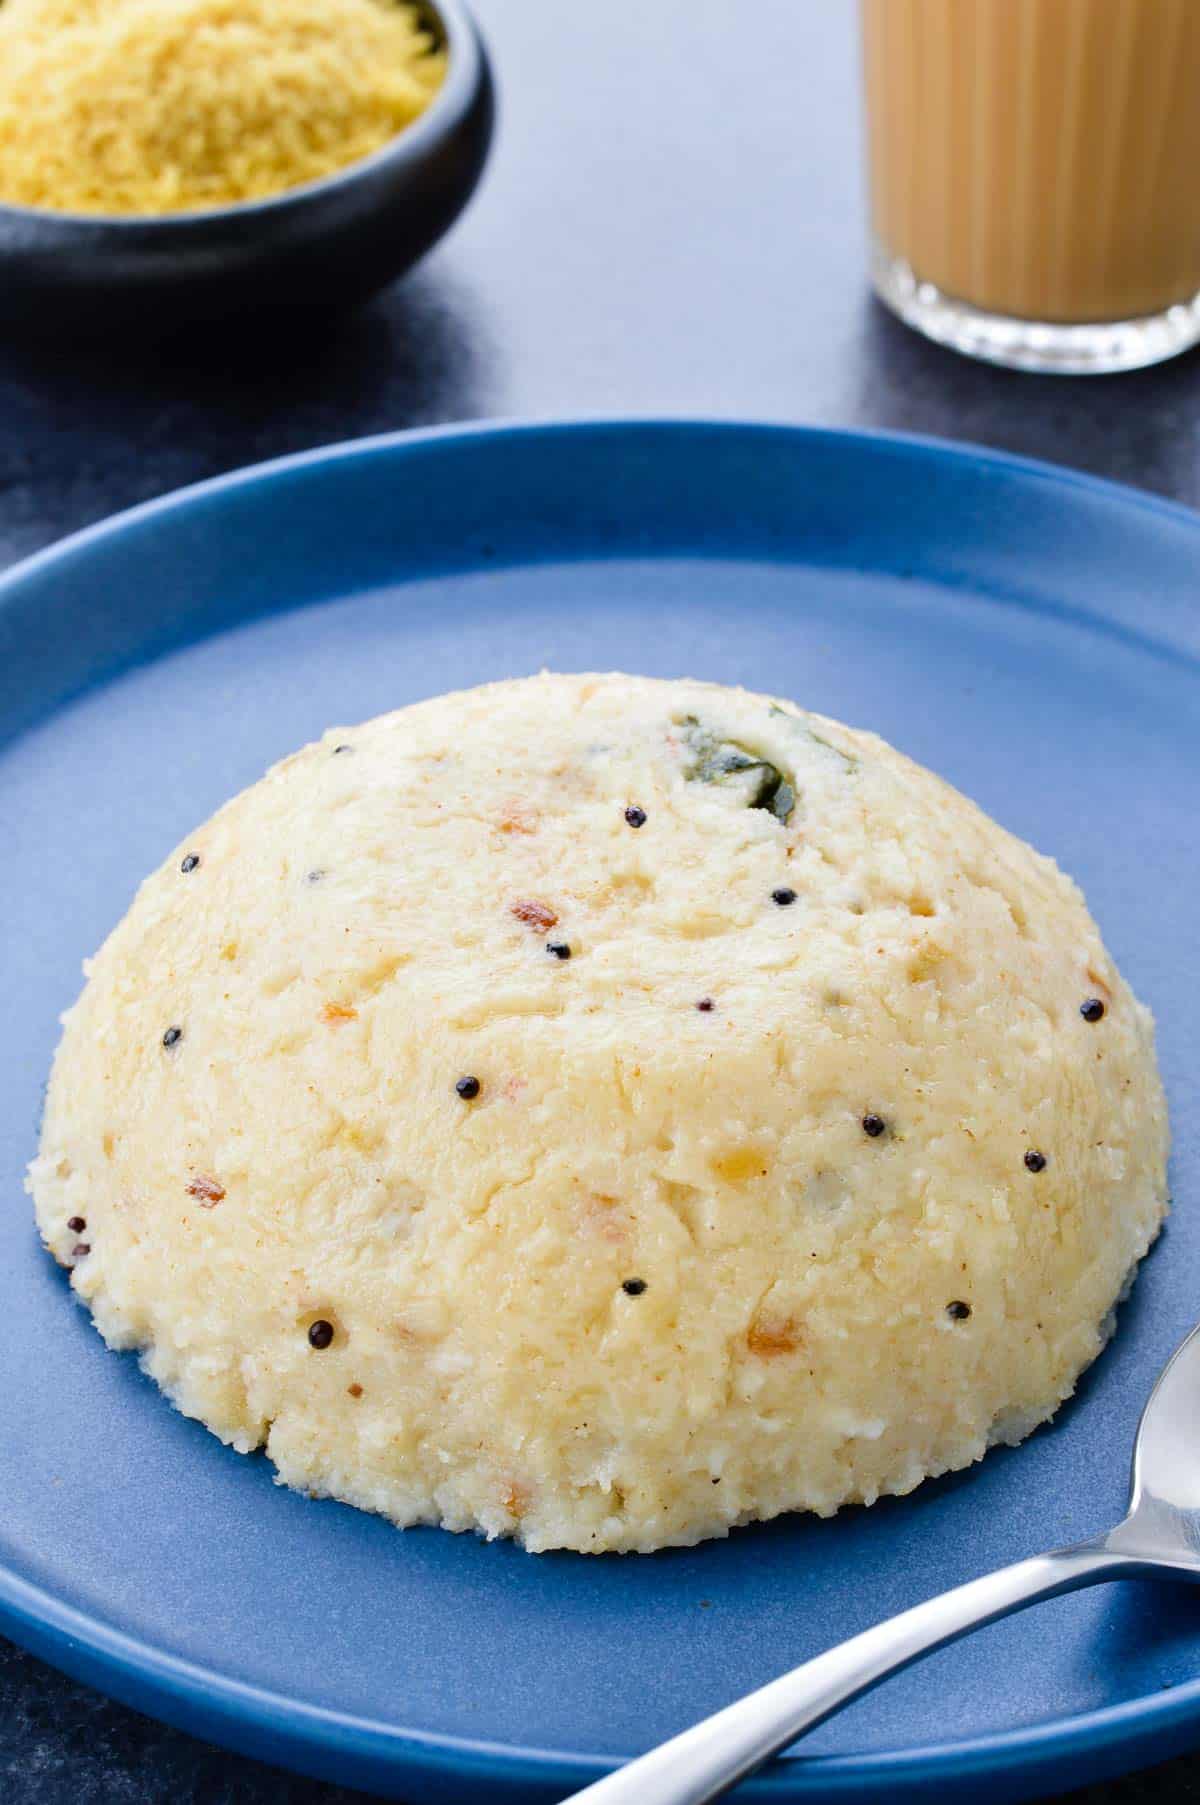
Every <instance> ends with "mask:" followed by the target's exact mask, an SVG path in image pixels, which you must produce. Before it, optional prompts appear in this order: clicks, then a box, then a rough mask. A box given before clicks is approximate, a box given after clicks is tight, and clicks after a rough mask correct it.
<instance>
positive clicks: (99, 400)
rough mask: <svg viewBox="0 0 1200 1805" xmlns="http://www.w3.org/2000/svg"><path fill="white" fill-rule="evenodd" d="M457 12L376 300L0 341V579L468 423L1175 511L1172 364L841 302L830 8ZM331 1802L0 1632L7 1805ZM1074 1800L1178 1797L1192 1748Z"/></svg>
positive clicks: (1, 1770)
mask: <svg viewBox="0 0 1200 1805" xmlns="http://www.w3.org/2000/svg"><path fill="white" fill-rule="evenodd" d="M477 11H478V13H479V15H480V18H481V21H482V23H483V26H484V28H485V30H486V32H487V34H488V37H489V40H490V43H491V47H492V50H493V54H494V58H495V62H496V66H497V73H498V76H499V82H500V99H501V111H500V121H499V130H498V135H497V141H496V148H495V152H494V156H493V161H492V165H491V168H490V170H489V172H488V174H487V176H486V177H485V182H484V186H483V188H482V190H481V192H480V195H479V197H478V198H477V200H476V202H475V203H474V205H473V207H472V208H471V210H470V212H469V213H468V215H467V216H466V217H465V218H464V220H463V221H462V222H461V223H460V225H459V226H458V227H457V229H456V230H455V231H454V233H453V234H452V235H451V237H450V238H449V239H448V240H447V241H446V242H445V244H444V245H443V246H442V247H440V248H439V249H438V251H437V252H436V253H435V254H434V255H433V256H431V257H430V258H429V259H428V261H427V262H426V264H425V265H424V266H423V267H422V268H421V269H420V270H418V271H417V272H416V273H415V274H414V275H413V276H412V277H410V278H409V280H408V281H407V282H405V283H404V284H402V285H401V286H400V287H398V288H396V289H395V290H393V291H392V292H391V293H390V294H389V295H387V296H385V297H384V298H383V299H382V300H381V301H379V302H377V303H375V304H374V305H372V306H371V307H370V308H369V309H368V310H366V311H364V312H362V313H360V314H358V315H356V316H354V317H352V318H348V319H345V320H343V321H341V322H338V323H329V322H323V323H321V324H320V325H319V326H315V327H309V328H307V329H305V330H303V331H299V332H296V331H291V332H287V333H282V334H279V333H277V334H273V335H271V336H270V337H269V338H267V339H266V340H264V339H262V338H258V339H253V340H252V339H250V338H249V337H248V336H247V337H239V336H238V335H224V336H222V337H221V339H220V340H219V341H215V342H212V341H208V340H205V339H203V338H201V337H199V336H194V337H192V338H190V339H189V340H188V341H186V342H185V343H181V344H179V345H177V346H175V347H174V348H173V349H172V350H171V351H170V353H169V354H168V353H163V352H158V353H155V354H150V353H143V354H141V355H136V354H131V353H126V354H124V355H122V356H114V355H112V354H104V355H98V354H96V353H95V352H86V351H84V350H82V349H79V348H76V347H73V346H71V345H69V344H60V345H55V346H54V347H52V348H47V349H45V350H43V351H42V352H41V353H40V354H39V355H38V356H37V358H36V359H35V358H32V357H31V356H30V355H29V354H28V353H17V352H16V351H5V350H4V349H3V348H0V564H5V563H8V562H11V561H12V560H14V559H16V558H19V557H22V556H24V555H25V554H27V553H29V552H32V551H35V550H37V549H38V548H39V547H40V546H43V545H45V544H47V543H48V542H49V541H50V540H53V539H56V538H58V537H59V536H60V535H61V534H63V533H67V532H70V531H71V530H72V529H73V528H76V527H79V526H82V525H84V524H86V523H87V522H89V521H92V520H96V519H98V518H100V517H101V516H102V515H105V514H108V513H111V512H112V511H113V510H115V509H118V508H123V507H127V506H128V505H130V504H131V503H133V502H137V501H141V500H143V499H144V498H146V497H148V496H152V495H158V494H160V493H162V492H163V491H164V490H167V489H172V488H175V487H177V486H178V485H179V484H181V483H188V482H193V481H195V480H196V479H197V478H200V477H205V476H210V475H212V474H214V473H215V472H217V471H222V470H227V469H230V468H232V467H234V466H236V465H239V464H246V463H252V462H254V461H256V460H257V459H260V458H267V457H274V456H276V455H278V454H280V453H283V452H288V451H293V450H297V449H300V448H303V447H307V446H312V445H318V444H321V443H323V442H325V441H329V440H336V439H343V438H349V437H355V436H358V435H360V434H364V433H373V432H380V431H385V430H388V429H391V428H395V427H404V426H414V425H421V424H425V423H427V422H431V421H444V420H460V419H466V418H471V417H478V416H481V415H535V416H543V417H544V416H548V415H560V414H578V413H592V414H601V413H604V414H617V413H620V414H628V413H636V414H689V415H700V414H709V415H724V416H730V415H742V416H754V417H758V418H770V419H779V420H792V421H814V422H819V423H822V424H829V425H839V426H841V425H864V426H882V427H899V428H905V429H909V430H913V431H918V432H929V433H938V434H943V435H945V436H947V437H951V438H960V439H974V440H978V441H980V442H982V443H985V444H989V445H996V446H1002V447H1005V448H1007V449H1009V450H1013V451H1019V452H1025V453H1028V454H1030V455H1032V456H1036V457H1042V458H1051V459H1055V460H1057V461H1059V462H1061V463H1066V464H1072V465H1076V466H1078V467H1080V468H1082V469H1087V470H1091V471H1095V472H1098V473H1099V474H1101V475H1104V476H1111V477H1115V478H1119V479H1120V480H1122V481H1125V482H1130V483H1136V484H1139V485H1141V486H1143V487H1145V488H1148V489H1154V490H1157V491H1159V492H1160V493H1162V494H1164V495H1170V496H1174V497H1177V498H1178V499H1180V500H1182V501H1186V502H1190V503H1192V504H1197V503H1200V357H1196V356H1193V357H1192V358H1190V359H1187V360H1184V361H1183V362H1180V363H1176V364H1173V365H1167V366H1165V367H1164V368H1162V369H1160V370H1157V371H1149V372H1146V373H1143V374H1140V375H1136V376H1122V377H1116V378H1111V379H1108V380H1103V381H1097V380H1092V381H1070V380H1062V379H1053V378H1035V377H1029V376H1015V375H1011V374H1007V373H1004V372H1000V371H993V370H989V369H985V368H982V367H975V366H973V365H971V364H968V363H966V362H963V361H961V360H959V359H957V358H955V357H953V356H952V355H951V354H949V353H946V352H942V351H939V350H937V349H935V348H934V347H932V346H930V345H926V344H925V343H923V342H922V341H921V340H919V339H917V338H915V337H914V336H912V335H911V334H910V333H908V332H907V331H906V330H905V329H904V328H903V327H901V326H899V325H897V324H896V323H895V322H894V321H893V320H891V319H890V318H889V317H888V316H886V315H885V314H884V313H883V312H882V311H881V310H880V309H879V308H878V307H876V306H875V305H874V304H873V303H872V302H871V301H870V300H869V299H868V296H867V292H866V287H865V284H864V281H863V277H862V263H863V209H862V204H861V197H860V169H859V158H858V144H857V132H858V114H857V92H856V73H857V72H856V68H855V50H854V33H853V13H852V7H851V0H757V4H756V6H755V7H754V8H753V9H746V8H744V7H734V6H733V5H731V4H730V0H654V4H653V5H652V6H647V7H643V8H632V9H630V8H608V7H599V6H593V7H588V6H585V5H582V4H580V3H579V0H575V3H573V4H567V3H564V0H478V5H477ZM751 26H753V29H751ZM1031 1552H1032V1551H1031ZM358 1796H361V1795H352V1794H350V1793H347V1792H343V1791H341V1790H339V1789H338V1788H336V1787H330V1786H321V1785H316V1784H313V1783H309V1782H306V1781H302V1780H297V1779H293V1778H291V1777H289V1776H286V1775H281V1774H277V1773H274V1772H272V1771H271V1770H269V1769H266V1768H261V1767H258V1766H256V1765H254V1764H252V1763H250V1762H248V1761H243V1760H241V1759H238V1758H236V1757H234V1756H230V1755H225V1754H223V1753H221V1752H220V1751H218V1750H216V1749H211V1748H208V1747H206V1746H204V1745H203V1744H200V1743H198V1742H195V1741H193V1740H191V1739H190V1738H189V1737H186V1736H183V1735H180V1734H178V1733H176V1732H174V1731H171V1730H167V1729H163V1728H160V1727H159V1726H158V1725H156V1724H153V1723H151V1722H149V1721H148V1720H147V1719H145V1718H141V1717H138V1716H136V1715H135V1714H134V1713H132V1712H130V1711H126V1710H124V1709H122V1708H120V1707H118V1706H116V1705H113V1704H110V1703H108V1702H107V1701H106V1700H104V1699H102V1698H100V1697H99V1696H98V1695H96V1694H93V1693H90V1692H87V1691H85V1690H84V1689H82V1688H81V1687H78V1686H75V1685H72V1684H70V1683H69V1682H67V1681H66V1680H64V1679H61V1678H60V1677H59V1676H58V1675H57V1674H55V1673H53V1672H51V1671H50V1670H49V1669H48V1668H45V1667H42V1666H41V1665H39V1663H38V1662H36V1661H34V1660H32V1659H31V1658H29V1657H28V1656H26V1655H25V1654H23V1653H21V1652H19V1651H18V1650H16V1649H13V1648H10V1647H7V1646H6V1645H4V1644H2V1643H0V1799H3V1801H4V1802H5V1805H65V1802H66V1801H71V1805H234V1802H236V1805H243V1802H244V1805H266V1802H267V1801H270V1802H271V1805H341V1802H342V1801H345V1805H350V1801H351V1799H352V1798H353V1797H358ZM1079 1797H1080V1799H1081V1800H1083V1799H1086V1800H1087V1801H1088V1805H1099V1801H1101V1800H1105V1801H1110V1802H1111V1805H1118V1802H1121V1805H1130V1802H1132V1801H1134V1800H1141V1801H1160V1800H1161V1801H1166V1800H1174V1799H1183V1800H1187V1799H1193V1798H1195V1799H1198V1800H1200V1758H1198V1759H1197V1760H1196V1761H1195V1762H1190V1761H1182V1762H1176V1763H1173V1764H1172V1765H1171V1766H1170V1767H1166V1768H1162V1769H1159V1770H1156V1771H1154V1772H1151V1773H1148V1774H1145V1775H1142V1776H1138V1777H1134V1778H1133V1779H1131V1780H1128V1781H1125V1782H1121V1783H1119V1784H1117V1785H1114V1786H1111V1787H1106V1788H1098V1789H1096V1790H1095V1791H1093V1792H1091V1793H1088V1794H1082V1795H1079Z"/></svg>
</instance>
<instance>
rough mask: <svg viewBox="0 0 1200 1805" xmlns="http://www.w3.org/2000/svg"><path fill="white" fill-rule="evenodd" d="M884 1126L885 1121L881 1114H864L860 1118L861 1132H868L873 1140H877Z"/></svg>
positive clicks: (885, 1125)
mask: <svg viewBox="0 0 1200 1805" xmlns="http://www.w3.org/2000/svg"><path fill="white" fill-rule="evenodd" d="M886 1127H887V1123H886V1122H885V1121H884V1119H883V1117H882V1116H876V1115H865V1116H864V1117H863V1119H862V1128H863V1133H864V1134H869V1135H870V1137H871V1139H872V1140H873V1141H874V1140H878V1138H879V1136H880V1135H881V1134H882V1133H883V1131H884V1129H885V1128H886Z"/></svg>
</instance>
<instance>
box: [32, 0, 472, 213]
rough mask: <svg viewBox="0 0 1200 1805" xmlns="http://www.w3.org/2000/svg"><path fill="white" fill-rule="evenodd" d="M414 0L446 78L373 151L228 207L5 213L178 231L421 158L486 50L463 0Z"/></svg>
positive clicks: (290, 201) (460, 101)
mask: <svg viewBox="0 0 1200 1805" xmlns="http://www.w3.org/2000/svg"><path fill="white" fill-rule="evenodd" d="M409 3H410V4H411V5H414V6H415V7H416V9H417V10H418V12H420V13H421V14H422V15H423V16H424V18H425V19H426V20H427V21H428V22H429V24H430V25H431V26H432V27H433V28H434V30H435V31H436V32H437V35H438V37H439V38H440V40H441V42H442V44H443V45H444V47H445V51H446V75H445V79H444V81H443V82H442V85H441V87H440V88H439V89H438V91H437V93H436V94H435V95H434V97H433V99H432V100H431V101H430V103H429V105H428V106H427V107H426V108H425V111H424V112H423V113H421V114H419V115H418V117H417V118H416V119H414V120H413V122H412V124H411V125H406V126H405V127H404V128H403V130H401V131H399V132H397V133H396V134H395V136H394V137H391V138H389V139H388V141H387V143H386V144H381V145H380V147H379V149H378V150H374V151H372V152H371V154H370V155H369V156H366V157H359V158H357V159H356V161H355V162H353V163H347V164H346V165H345V166H344V168H342V169H335V170H333V171H332V172H331V173H330V174H329V175H326V176H319V177H318V178H317V180H316V181H313V182H302V183H300V184H299V185H298V186H297V187H295V188H284V189H281V190H280V192H279V193H278V194H268V195H264V196H263V197H262V199H261V200H256V201H232V202H230V204H229V205H228V206H224V207H190V208H187V209H184V210H181V211H180V212H178V213H71V212H68V211H66V210H65V209H63V208H59V207H26V206H22V205H21V204H20V203H19V202H16V201H6V200H0V216H2V215H3V214H6V213H8V214H12V215H14V216H15V217H17V218H23V219H36V220H39V221H41V222H44V223H45V224H46V225H54V224H59V225H63V226H72V227H74V228H76V229H79V228H84V229H86V228H87V227H88V226H96V227H102V228H103V229H104V230H105V231H106V232H108V231H113V230H117V229H121V228H128V229H129V230H131V231H138V232H154V231H164V232H171V231H175V232H178V231H179V230H181V229H182V228H186V227H189V226H195V227H197V228H200V227H203V226H211V225H212V224H213V223H214V221H216V220H221V219H233V218H237V219H242V218H245V217H246V216H248V215H249V216H253V215H255V214H263V213H277V212H281V211H284V210H286V209H287V208H289V207H295V206H300V205H303V203H304V202H305V201H307V200H311V199H312V198H313V196H314V195H319V194H329V193H332V192H334V191H336V190H337V189H339V188H348V187H351V186H352V185H353V184H354V183H355V182H356V181H357V180H359V179H360V178H361V177H362V176H363V175H365V174H367V173H368V172H369V171H372V170H376V169H380V168H382V167H383V166H384V165H386V164H388V163H391V162H409V161H411V160H414V159H418V158H419V155H420V152H421V150H422V149H423V148H424V147H425V146H427V145H430V144H433V143H436V142H437V140H438V139H439V138H440V137H441V136H442V134H443V132H444V131H445V130H446V129H447V128H448V127H450V126H452V125H453V124H454V123H455V122H456V121H457V120H460V119H461V118H463V117H464V115H465V114H466V113H467V111H468V110H469V108H470V106H471V103H472V101H473V100H474V98H475V95H476V92H477V90H478V87H479V83H480V80H481V78H482V75H483V69H484V58H485V53H484V48H483V40H482V37H481V36H480V31H479V27H478V25H477V24H476V22H475V19H474V18H473V16H472V15H471V13H470V12H469V11H468V9H467V7H466V6H465V5H464V4H463V0H409ZM0 4H3V0H0Z"/></svg>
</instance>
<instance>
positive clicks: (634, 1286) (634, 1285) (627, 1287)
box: [621, 1279, 646, 1297]
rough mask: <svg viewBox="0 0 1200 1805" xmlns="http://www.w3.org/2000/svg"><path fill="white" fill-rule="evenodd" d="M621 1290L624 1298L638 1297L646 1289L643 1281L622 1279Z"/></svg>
mask: <svg viewBox="0 0 1200 1805" xmlns="http://www.w3.org/2000/svg"><path fill="white" fill-rule="evenodd" d="M621 1289H622V1291H623V1292H624V1293H625V1295H626V1297H640V1296H641V1295H642V1292H643V1291H644V1290H645V1289H646V1281H645V1279H622V1280H621Z"/></svg>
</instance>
